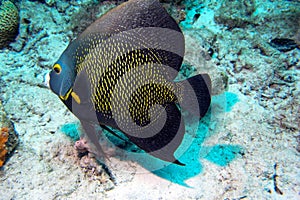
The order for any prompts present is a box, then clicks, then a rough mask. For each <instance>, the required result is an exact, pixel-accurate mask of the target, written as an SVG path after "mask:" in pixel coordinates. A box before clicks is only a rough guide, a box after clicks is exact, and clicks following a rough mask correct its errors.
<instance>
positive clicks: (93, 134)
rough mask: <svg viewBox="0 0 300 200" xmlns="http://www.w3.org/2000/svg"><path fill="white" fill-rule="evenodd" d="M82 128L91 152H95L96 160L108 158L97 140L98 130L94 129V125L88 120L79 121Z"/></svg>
mask: <svg viewBox="0 0 300 200" xmlns="http://www.w3.org/2000/svg"><path fill="white" fill-rule="evenodd" d="M80 123H81V125H82V128H83V129H84V132H85V135H86V136H87V138H88V140H89V142H90V144H91V145H92V146H91V149H92V152H91V153H93V154H95V156H96V158H97V160H103V158H104V159H107V160H109V158H108V157H107V156H106V154H105V152H104V151H103V149H102V147H101V145H100V142H99V136H98V134H99V133H98V131H97V130H96V129H95V125H94V124H91V123H90V122H86V121H80Z"/></svg>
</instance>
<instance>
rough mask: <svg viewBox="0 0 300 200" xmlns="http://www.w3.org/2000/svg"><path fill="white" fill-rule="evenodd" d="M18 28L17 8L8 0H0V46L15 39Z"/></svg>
mask: <svg viewBox="0 0 300 200" xmlns="http://www.w3.org/2000/svg"><path fill="white" fill-rule="evenodd" d="M18 29H19V11H18V8H17V7H16V6H15V5H14V4H13V3H12V2H11V1H9V0H0V48H3V47H5V46H6V45H7V44H8V43H9V42H11V41H13V40H14V39H15V37H16V36H17V34H18Z"/></svg>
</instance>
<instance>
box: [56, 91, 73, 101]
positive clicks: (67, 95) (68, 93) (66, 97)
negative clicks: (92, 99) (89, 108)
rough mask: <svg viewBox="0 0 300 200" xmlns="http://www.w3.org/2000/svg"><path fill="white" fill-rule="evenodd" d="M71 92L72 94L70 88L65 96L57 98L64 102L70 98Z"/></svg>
mask: <svg viewBox="0 0 300 200" xmlns="http://www.w3.org/2000/svg"><path fill="white" fill-rule="evenodd" d="M72 92H73V89H72V88H70V89H69V91H68V92H67V93H66V94H65V95H59V98H60V99H61V100H64V101H66V100H67V99H68V98H69V96H70V94H71V93H72Z"/></svg>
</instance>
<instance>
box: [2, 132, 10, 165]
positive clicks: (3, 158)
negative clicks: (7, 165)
mask: <svg viewBox="0 0 300 200" xmlns="http://www.w3.org/2000/svg"><path fill="white" fill-rule="evenodd" d="M8 131H9V130H8V128H7V127H2V128H1V130H0V167H2V166H3V164H4V162H5V157H6V154H7V149H6V145H5V144H6V142H7V141H8V135H9V134H8Z"/></svg>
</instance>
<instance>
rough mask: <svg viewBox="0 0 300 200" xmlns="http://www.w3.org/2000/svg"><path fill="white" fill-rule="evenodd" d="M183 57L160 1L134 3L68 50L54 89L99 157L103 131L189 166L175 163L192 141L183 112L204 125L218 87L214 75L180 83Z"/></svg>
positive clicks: (53, 76)
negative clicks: (186, 140) (187, 139)
mask: <svg viewBox="0 0 300 200" xmlns="http://www.w3.org/2000/svg"><path fill="white" fill-rule="evenodd" d="M183 56H184V36H183V34H182V32H181V30H180V28H179V26H178V25H177V23H176V21H175V20H174V19H173V18H172V17H171V16H170V15H169V14H168V13H167V11H166V10H165V9H164V8H163V7H162V5H161V4H160V3H159V1H158V0H129V1H128V2H125V3H123V4H121V5H119V6H117V7H116V8H114V9H112V10H111V11H109V12H108V13H106V14H105V15H103V16H102V17H100V18H99V19H97V20H96V21H95V22H94V23H92V24H91V25H90V26H89V27H88V28H87V29H86V30H85V31H84V32H83V33H81V34H80V35H79V36H78V37H77V38H76V39H75V40H73V41H72V42H71V43H70V44H69V46H68V47H67V48H66V50H65V51H64V52H63V54H62V55H61V56H60V58H59V59H58V61H57V62H56V63H55V64H54V65H53V69H52V70H51V72H50V73H49V75H48V78H49V86H50V89H51V90H52V91H53V92H54V93H55V94H56V95H58V96H59V98H60V99H61V100H62V101H63V103H64V104H65V105H66V106H67V107H68V109H69V110H70V111H71V112H73V113H74V114H75V116H76V117H77V118H78V119H79V120H80V122H81V124H82V127H83V129H84V131H85V132H86V135H87V136H88V138H89V140H90V141H91V142H92V143H93V144H94V146H95V147H96V149H97V151H98V152H99V153H103V151H102V148H101V146H100V144H99V142H98V134H99V133H98V132H97V131H96V130H95V126H96V125H100V126H101V127H103V128H104V129H107V130H109V129H108V128H107V127H111V128H114V129H117V130H120V131H121V132H122V133H123V134H124V135H125V136H126V137H127V138H128V139H129V140H130V141H131V142H132V143H134V144H135V145H137V146H138V147H139V148H140V149H142V150H144V151H145V152H147V153H149V154H150V155H152V156H154V157H157V158H159V159H161V160H164V161H168V162H172V163H176V164H178V165H184V164H183V163H181V162H180V161H178V160H177V159H176V158H175V156H174V152H175V151H176V150H177V149H178V147H179V145H180V144H181V142H182V140H183V136H184V133H185V126H184V121H183V117H182V115H181V112H182V110H187V111H190V112H192V113H194V114H195V115H199V118H201V117H203V116H204V115H205V113H206V112H207V110H208V108H209V106H210V101H211V96H210V85H211V84H210V78H209V76H208V75H207V74H201V75H197V76H194V77H192V78H189V79H187V80H185V81H178V82H175V81H174V79H175V78H176V76H177V74H178V72H179V70H180V67H181V64H182V61H183ZM112 133H113V132H112Z"/></svg>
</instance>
